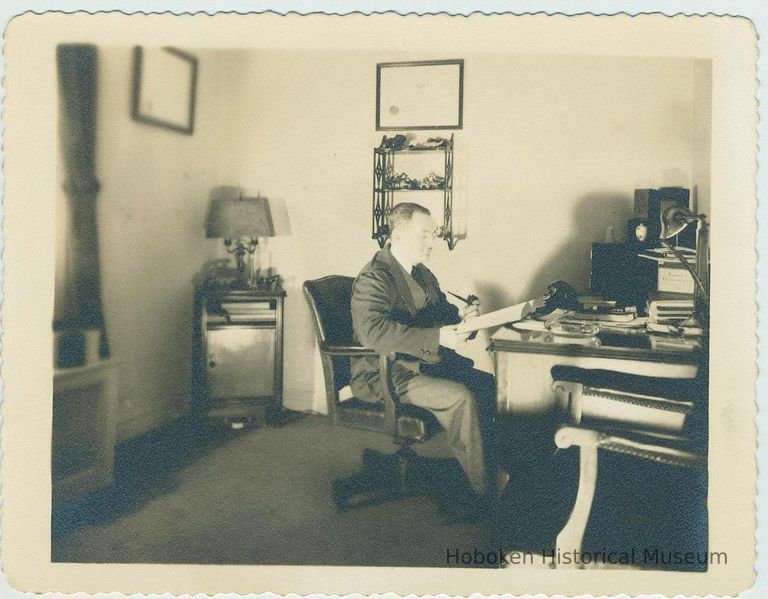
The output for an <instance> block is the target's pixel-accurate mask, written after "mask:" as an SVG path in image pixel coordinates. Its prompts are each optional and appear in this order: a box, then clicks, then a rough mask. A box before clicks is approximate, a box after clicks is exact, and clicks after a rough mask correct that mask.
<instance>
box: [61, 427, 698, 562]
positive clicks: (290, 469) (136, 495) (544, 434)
mask: <svg viewBox="0 0 768 599" xmlns="http://www.w3.org/2000/svg"><path fill="white" fill-rule="evenodd" d="M501 431H502V433H501V434H500V443H499V454H500V455H501V456H502V462H503V466H504V467H505V468H506V469H507V470H508V471H509V472H510V474H511V478H510V483H509V485H508V487H507V490H506V492H505V493H504V495H503V496H502V498H501V500H500V502H499V505H498V507H497V510H496V512H495V513H494V514H493V516H492V517H491V518H490V519H486V520H483V521H480V522H476V523H464V524H447V523H446V522H445V517H444V516H445V514H444V512H442V511H441V509H440V505H441V503H443V504H444V502H445V501H446V497H447V500H448V501H451V497H452V495H451V494H452V493H453V492H454V490H455V491H456V492H457V493H459V492H460V491H461V489H460V488H456V486H455V485H459V486H460V485H461V484H462V481H463V482H465V479H463V475H462V474H461V472H460V470H458V465H457V464H456V463H455V461H449V462H447V461H446V460H433V461H434V463H439V464H443V465H444V464H446V463H450V464H452V465H453V467H454V468H455V469H454V471H450V470H449V471H448V472H447V474H448V475H449V476H448V478H449V479H450V480H451V484H452V485H454V487H451V485H448V486H445V485H442V486H441V488H440V489H439V491H440V493H439V496H438V497H437V501H436V499H435V498H433V497H429V496H418V497H411V498H407V499H402V500H398V501H393V502H385V503H382V504H378V505H371V506H367V507H363V508H357V509H352V510H349V511H346V512H341V513H339V512H337V510H336V508H335V506H334V504H333V501H332V499H331V481H332V480H334V479H337V478H343V477H347V476H350V475H352V474H355V473H356V472H358V471H359V469H360V466H361V455H362V452H363V449H365V448H371V449H374V450H378V451H382V452H386V453H390V452H392V451H393V450H394V446H393V444H392V442H391V440H390V439H388V438H387V437H386V436H385V435H381V434H378V433H374V432H369V431H363V430H356V429H350V428H343V427H334V426H333V425H332V424H331V423H330V422H329V421H328V419H327V418H325V417H323V416H317V415H307V416H304V417H301V416H297V417H296V418H295V419H293V421H288V422H287V423H286V424H285V425H284V426H282V427H278V428H272V427H260V428H254V429H247V430H243V431H229V430H219V429H213V428H211V427H210V426H208V425H206V424H204V423H201V422H199V421H195V420H192V419H189V420H185V419H182V420H180V421H177V422H175V423H172V424H170V425H167V426H165V427H162V428H160V429H158V430H156V431H153V432H151V433H149V434H147V435H144V436H143V437H140V438H138V439H135V440H132V441H130V442H127V443H124V444H122V445H120V446H118V448H117V450H116V464H115V482H114V484H113V485H112V486H111V487H109V488H107V489H105V490H103V491H100V492H97V493H93V494H91V495H89V496H87V497H86V498H84V499H83V500H82V501H80V502H79V503H77V504H75V505H54V512H53V517H52V545H51V559H52V561H54V562H77V563H165V564H172V563H175V564H275V565H277V564H280V565H373V566H424V567H445V566H453V567H455V566H459V567H466V565H462V564H457V563H455V562H451V563H449V560H448V559H447V556H448V554H449V553H452V554H455V553H456V551H457V550H458V551H460V552H464V551H469V552H472V551H474V550H475V549H478V550H480V551H481V552H489V551H493V550H496V549H502V550H518V551H531V552H534V553H541V552H546V551H551V549H552V547H553V546H554V541H555V537H556V535H557V533H558V532H559V530H560V529H561V528H562V526H563V525H564V524H565V521H566V520H567V517H568V514H569V513H570V509H571V507H572V505H573V500H574V498H575V495H576V488H577V477H578V452H577V451H576V450H565V451H557V450H556V449H555V447H554V443H553V441H552V439H553V433H554V425H553V424H552V423H551V422H548V423H545V424H544V425H542V424H541V423H525V422H521V421H520V420H519V419H518V420H515V421H511V422H510V421H506V422H502V423H501ZM420 453H421V454H422V455H425V456H430V457H432V458H435V457H444V456H445V455H446V448H445V445H444V439H443V438H442V436H441V435H438V436H437V437H436V438H434V439H433V440H432V441H430V442H429V443H427V444H424V445H422V446H420ZM456 470H458V477H457V475H456ZM441 474H446V471H445V470H444V469H443V471H441ZM598 481H599V483H598V488H597V493H596V498H595V504H594V508H593V512H592V517H591V518H590V524H589V526H588V528H587V535H586V536H585V539H584V548H585V549H587V550H592V551H598V550H600V549H601V548H606V547H607V548H608V549H611V548H613V549H617V550H624V549H626V548H627V547H628V546H629V545H632V546H637V547H639V548H642V547H645V546H660V547H662V548H664V547H673V548H681V549H684V550H697V549H699V548H701V547H703V548H706V537H707V531H706V508H705V503H706V477H704V478H703V479H700V478H699V479H693V478H691V475H690V474H689V473H688V472H687V471H685V470H681V469H672V468H669V469H667V470H659V465H657V464H653V463H650V462H644V461H642V460H632V459H629V460H628V459H627V458H625V457H622V456H620V457H618V458H617V457H616V456H612V455H610V454H608V452H606V455H605V456H602V455H601V462H600V476H599V478H598ZM469 565H479V564H469ZM486 567H487V565H486ZM541 567H543V564H542V566H541Z"/></svg>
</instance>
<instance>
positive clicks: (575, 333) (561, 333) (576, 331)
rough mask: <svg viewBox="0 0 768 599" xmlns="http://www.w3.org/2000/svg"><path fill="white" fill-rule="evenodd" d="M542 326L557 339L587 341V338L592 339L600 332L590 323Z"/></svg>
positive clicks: (560, 323) (557, 323)
mask: <svg viewBox="0 0 768 599" xmlns="http://www.w3.org/2000/svg"><path fill="white" fill-rule="evenodd" d="M544 326H545V328H546V329H547V331H549V332H550V333H551V334H552V335H557V336H558V337H571V338H577V339H587V338H589V337H594V336H595V335H597V333H598V332H600V327H599V326H597V325H596V324H594V323H591V322H577V323H564V322H554V323H545V325H544Z"/></svg>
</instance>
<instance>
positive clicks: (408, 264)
mask: <svg viewBox="0 0 768 599" xmlns="http://www.w3.org/2000/svg"><path fill="white" fill-rule="evenodd" d="M389 251H390V252H391V253H392V256H393V257H394V259H395V260H397V263H398V264H399V265H400V266H401V267H402V268H403V270H404V271H405V272H407V273H408V274H411V271H412V270H413V267H414V266H415V264H411V262H410V261H409V260H406V259H405V258H404V257H403V255H402V254H401V253H400V252H398V251H397V250H396V249H395V248H394V247H393V246H392V245H390V246H389Z"/></svg>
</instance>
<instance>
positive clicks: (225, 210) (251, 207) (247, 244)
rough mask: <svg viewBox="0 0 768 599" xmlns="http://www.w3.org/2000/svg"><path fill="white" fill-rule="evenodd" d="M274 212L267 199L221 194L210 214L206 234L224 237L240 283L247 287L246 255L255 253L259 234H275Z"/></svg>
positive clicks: (260, 235) (207, 235)
mask: <svg viewBox="0 0 768 599" xmlns="http://www.w3.org/2000/svg"><path fill="white" fill-rule="evenodd" d="M274 235H275V229H274V226H273V225H272V215H271V213H270V211H269V203H268V202H267V198H262V197H255V198H245V197H243V195H242V193H241V194H240V197H238V198H232V197H218V198H216V199H214V201H213V203H212V204H211V210H210V212H209V213H208V225H207V227H206V235H205V236H206V237H218V238H223V239H224V245H225V246H226V247H227V252H229V253H230V254H234V255H235V260H236V263H237V272H238V275H239V285H241V286H247V284H246V276H245V256H246V254H251V255H252V254H253V253H254V252H255V251H256V246H257V245H258V243H259V240H258V237H274Z"/></svg>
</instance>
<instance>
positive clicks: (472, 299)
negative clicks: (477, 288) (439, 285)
mask: <svg viewBox="0 0 768 599" xmlns="http://www.w3.org/2000/svg"><path fill="white" fill-rule="evenodd" d="M448 293H449V294H451V295H452V296H453V297H455V298H456V299H457V300H461V301H462V302H464V303H465V304H467V305H468V306H471V305H472V304H474V303H475V302H476V301H477V300H478V299H480V298H479V297H477V296H476V295H472V294H470V295H469V296H467V297H461V296H460V295H457V294H456V293H454V292H453V291H449V292H448ZM475 337H477V331H472V332H471V333H470V334H469V337H467V341H472V340H473V339H474V338H475Z"/></svg>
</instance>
